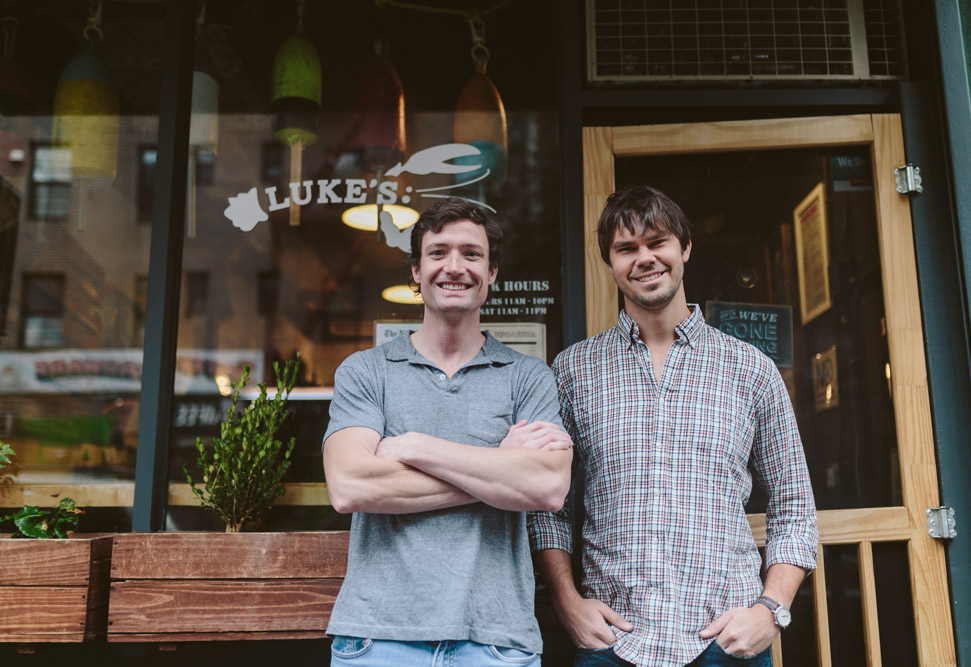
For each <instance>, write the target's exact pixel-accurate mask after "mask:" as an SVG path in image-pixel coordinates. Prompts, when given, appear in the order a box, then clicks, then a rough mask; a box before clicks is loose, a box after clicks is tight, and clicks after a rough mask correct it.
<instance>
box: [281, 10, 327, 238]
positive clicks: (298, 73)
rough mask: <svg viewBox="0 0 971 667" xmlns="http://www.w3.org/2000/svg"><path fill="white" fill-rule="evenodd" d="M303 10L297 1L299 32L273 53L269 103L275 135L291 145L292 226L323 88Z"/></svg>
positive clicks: (297, 220) (295, 221)
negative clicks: (270, 100) (306, 151)
mask: <svg viewBox="0 0 971 667" xmlns="http://www.w3.org/2000/svg"><path fill="white" fill-rule="evenodd" d="M303 11H304V0H297V31H296V34H294V35H291V36H290V37H287V38H286V39H285V40H283V43H282V44H280V46H279V48H277V50H276V54H275V55H274V56H273V95H272V102H271V104H270V108H271V109H272V110H273V111H274V112H275V113H276V123H275V124H276V128H277V129H276V131H275V132H274V133H273V136H274V137H276V139H277V140H278V141H280V142H282V143H284V144H286V145H287V146H289V148H290V183H291V187H290V224H291V225H299V224H300V205H299V204H298V203H297V199H298V198H299V195H300V188H301V187H302V183H303V149H304V147H306V146H309V145H310V144H312V143H314V142H316V141H317V134H316V133H315V132H314V130H316V125H317V112H318V111H319V110H320V104H321V88H322V84H321V78H320V58H319V57H318V55H317V49H315V48H314V45H313V44H311V43H310V40H309V39H307V38H306V37H304V36H303V35H302V34H301V33H303ZM293 184H295V188H294V185H293ZM294 189H296V191H294Z"/></svg>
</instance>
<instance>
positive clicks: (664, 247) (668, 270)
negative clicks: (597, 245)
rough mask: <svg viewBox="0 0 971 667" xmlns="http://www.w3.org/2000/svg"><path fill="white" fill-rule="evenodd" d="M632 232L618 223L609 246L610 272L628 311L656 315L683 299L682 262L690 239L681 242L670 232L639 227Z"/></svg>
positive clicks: (685, 256)
mask: <svg viewBox="0 0 971 667" xmlns="http://www.w3.org/2000/svg"><path fill="white" fill-rule="evenodd" d="M637 232H638V233H636V234H632V233H631V232H630V231H629V230H628V229H626V228H625V227H623V226H619V227H618V228H617V231H616V232H615V233H614V238H613V242H612V243H611V245H610V255H609V258H610V272H611V273H612V274H613V276H614V280H615V281H616V282H617V287H618V288H619V289H620V291H621V293H622V294H623V295H624V308H625V309H626V310H627V312H628V314H632V316H633V313H634V312H635V311H642V312H644V313H646V314H647V313H650V314H657V313H659V312H661V311H663V310H664V309H665V308H667V307H668V306H669V305H670V304H672V303H680V302H682V301H684V290H683V287H682V280H683V278H684V263H685V262H687V261H688V257H689V256H690V254H691V241H688V244H687V246H685V247H684V248H682V247H681V242H680V241H678V239H677V237H676V236H674V235H673V234H671V233H670V232H666V231H662V230H658V229H647V228H644V227H641V228H640V229H637Z"/></svg>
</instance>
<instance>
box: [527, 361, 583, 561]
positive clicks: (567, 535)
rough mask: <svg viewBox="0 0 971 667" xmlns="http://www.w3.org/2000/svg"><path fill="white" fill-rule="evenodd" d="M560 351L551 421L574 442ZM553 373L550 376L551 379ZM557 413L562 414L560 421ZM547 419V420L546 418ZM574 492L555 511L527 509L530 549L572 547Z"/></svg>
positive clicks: (535, 550) (555, 363) (574, 452)
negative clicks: (555, 411)
mask: <svg viewBox="0 0 971 667" xmlns="http://www.w3.org/2000/svg"><path fill="white" fill-rule="evenodd" d="M562 356H563V355H562V354H561V355H560V356H558V357H557V358H556V361H555V362H554V363H553V373H554V375H555V376H556V386H555V387H554V393H553V400H554V401H555V402H556V405H557V408H558V412H559V415H558V417H557V419H556V421H555V422H554V423H556V424H558V425H566V431H567V432H568V433H569V434H570V437H571V438H573V441H574V442H576V432H575V430H574V429H573V427H572V425H573V419H572V412H571V411H572V409H573V401H572V400H571V399H570V397H569V394H570V389H569V388H568V386H567V385H568V383H567V382H566V381H565V380H564V378H563V373H562V372H561V366H560V364H561V359H562ZM552 378H553V375H551V376H550V381H551V383H552ZM560 417H562V422H561V419H560ZM547 421H549V420H547ZM573 456H574V464H575V463H576V456H577V450H576V448H574V450H573ZM572 497H573V493H572V491H571V493H570V494H569V495H568V496H567V498H566V503H565V504H564V505H563V507H562V508H561V509H560V510H559V511H557V512H528V513H527V516H526V519H527V520H526V529H527V532H528V534H529V544H530V548H531V549H532V550H533V552H537V551H543V550H545V549H562V550H563V551H567V552H572V551H573V523H572V521H571V518H570V505H571V503H572Z"/></svg>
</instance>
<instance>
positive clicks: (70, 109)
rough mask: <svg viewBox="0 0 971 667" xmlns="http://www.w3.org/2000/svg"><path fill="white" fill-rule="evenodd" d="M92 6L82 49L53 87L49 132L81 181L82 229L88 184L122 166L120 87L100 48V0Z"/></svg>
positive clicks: (110, 176)
mask: <svg viewBox="0 0 971 667" xmlns="http://www.w3.org/2000/svg"><path fill="white" fill-rule="evenodd" d="M89 7H90V8H89V15H88V22H87V25H86V26H85V27H84V40H85V47H84V50H83V51H81V53H79V54H78V55H76V56H74V58H72V59H71V60H70V61H69V62H68V63H67V65H66V66H65V67H64V71H63V72H61V77H60V79H58V82H57V87H56V88H55V89H54V117H53V127H52V131H51V138H52V143H53V144H54V145H55V146H58V145H60V146H64V147H67V148H69V149H70V156H71V164H70V171H71V178H72V179H73V180H75V181H77V183H78V196H79V205H78V231H81V230H83V229H84V188H85V185H86V184H89V183H91V182H94V181H107V180H111V179H113V178H114V177H115V170H116V169H117V166H118V106H119V105H118V90H117V88H116V87H115V82H114V79H113V77H112V76H111V72H110V71H109V69H108V64H107V63H106V62H105V60H104V58H103V57H102V56H101V55H100V54H99V53H98V52H97V46H98V45H99V44H100V43H101V41H102V39H103V38H104V33H103V32H102V30H101V2H100V0H96V1H93V2H91V3H90V5H89ZM65 152H66V151H65Z"/></svg>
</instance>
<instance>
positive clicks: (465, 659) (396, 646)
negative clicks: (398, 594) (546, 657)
mask: <svg viewBox="0 0 971 667" xmlns="http://www.w3.org/2000/svg"><path fill="white" fill-rule="evenodd" d="M330 664H331V665H333V667H403V666H404V665H407V666H408V667H465V666H466V665H468V666H469V667H480V666H481V667H511V666H515V667H539V665H540V658H539V654H537V653H528V652H527V651H520V650H519V649H515V648H507V647H505V646H490V645H488V644H478V643H476V642H470V641H441V642H398V641H389V640H385V639H362V638H360V637H344V636H341V635H338V636H335V637H334V640H333V642H331V645H330Z"/></svg>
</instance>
